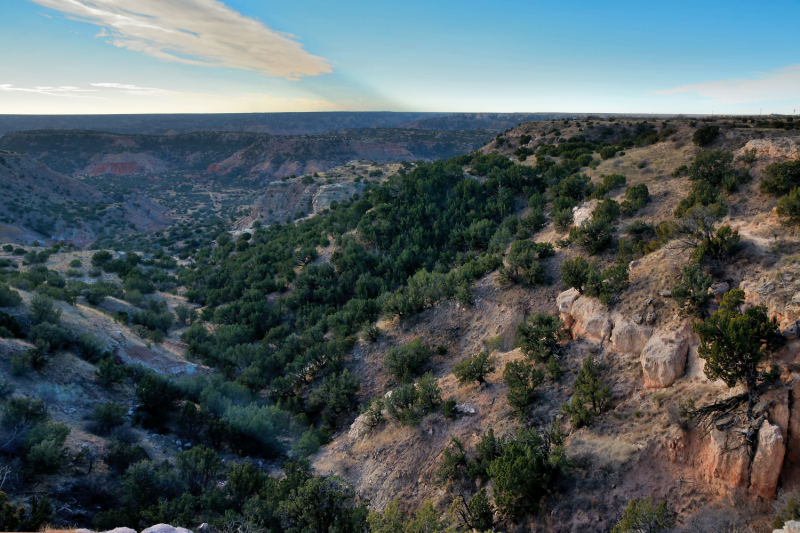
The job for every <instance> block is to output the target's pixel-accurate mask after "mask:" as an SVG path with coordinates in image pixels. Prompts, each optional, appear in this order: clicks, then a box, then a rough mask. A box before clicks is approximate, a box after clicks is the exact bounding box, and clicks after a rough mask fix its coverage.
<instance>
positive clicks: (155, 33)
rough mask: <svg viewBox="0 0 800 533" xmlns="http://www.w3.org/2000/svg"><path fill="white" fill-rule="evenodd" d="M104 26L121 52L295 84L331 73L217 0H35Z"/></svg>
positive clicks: (287, 39)
mask: <svg viewBox="0 0 800 533" xmlns="http://www.w3.org/2000/svg"><path fill="white" fill-rule="evenodd" d="M31 1H33V2H35V3H37V4H40V5H42V6H45V7H49V8H52V9H55V10H57V11H61V12H62V13H65V14H67V15H68V16H71V17H75V18H77V19H79V20H82V21H85V22H89V23H92V24H96V25H97V26H101V27H102V28H103V30H106V31H105V32H104V31H101V32H100V33H99V34H98V36H104V35H103V34H104V33H108V34H109V36H110V37H111V39H112V40H111V41H110V42H111V43H112V44H114V46H118V47H120V48H126V49H128V50H134V51H137V52H142V53H144V54H147V55H149V56H152V57H155V58H158V59H161V60H164V61H174V62H178V63H184V64H189V65H205V66H212V67H228V68H236V69H241V70H250V71H255V72H260V73H262V74H266V75H269V76H277V77H283V78H287V79H290V80H297V79H299V78H301V77H303V76H316V75H319V74H324V73H327V72H331V67H330V64H329V63H328V60H327V59H325V58H322V57H319V56H315V55H312V54H310V53H309V52H308V51H307V50H305V49H304V48H303V46H302V45H301V44H300V43H298V42H297V40H296V39H295V37H294V36H293V35H290V34H287V33H283V32H279V31H276V30H273V29H271V28H269V27H267V26H266V25H264V24H263V23H261V22H259V21H257V20H254V19H252V18H248V17H245V16H244V15H242V14H241V13H239V12H237V11H234V10H233V9H231V8H229V7H228V6H226V5H225V4H223V3H222V2H219V1H217V0H137V1H136V3H135V12H134V11H132V10H131V9H132V8H131V2H130V0H31Z"/></svg>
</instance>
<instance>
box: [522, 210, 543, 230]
mask: <svg viewBox="0 0 800 533" xmlns="http://www.w3.org/2000/svg"><path fill="white" fill-rule="evenodd" d="M520 223H521V224H522V227H524V228H525V229H527V230H528V231H530V232H531V233H536V232H537V231H539V230H540V229H542V228H543V227H545V226H546V225H547V222H546V220H545V217H544V211H542V208H541V207H534V208H533V209H531V212H530V213H528V214H527V215H525V216H524V217H522V218H521V219H520Z"/></svg>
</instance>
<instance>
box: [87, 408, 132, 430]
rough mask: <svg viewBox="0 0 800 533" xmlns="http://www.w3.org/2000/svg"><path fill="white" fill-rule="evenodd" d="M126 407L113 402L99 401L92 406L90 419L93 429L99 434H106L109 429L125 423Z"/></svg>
mask: <svg viewBox="0 0 800 533" xmlns="http://www.w3.org/2000/svg"><path fill="white" fill-rule="evenodd" d="M126 412H127V409H126V408H125V407H124V406H122V405H120V404H118V403H114V402H108V403H100V404H96V405H95V406H94V411H93V412H92V420H93V421H94V430H95V431H96V432H97V433H99V434H100V435H107V434H108V433H110V432H111V430H113V429H115V428H118V427H119V426H121V425H123V424H124V423H125V413H126Z"/></svg>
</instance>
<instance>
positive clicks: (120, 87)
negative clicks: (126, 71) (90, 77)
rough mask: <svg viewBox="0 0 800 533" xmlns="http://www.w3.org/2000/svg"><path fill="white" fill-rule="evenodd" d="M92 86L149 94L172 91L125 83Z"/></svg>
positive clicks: (94, 84) (94, 85)
mask: <svg viewBox="0 0 800 533" xmlns="http://www.w3.org/2000/svg"><path fill="white" fill-rule="evenodd" d="M90 85H91V86H92V87H102V88H104V89H117V90H119V91H122V92H124V93H127V94H135V95H150V94H168V93H171V92H173V91H168V90H167V89H158V88H156V87H139V86H138V85H127V84H125V83H92V84H90Z"/></svg>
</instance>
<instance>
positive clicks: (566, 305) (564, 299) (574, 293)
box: [556, 289, 581, 315]
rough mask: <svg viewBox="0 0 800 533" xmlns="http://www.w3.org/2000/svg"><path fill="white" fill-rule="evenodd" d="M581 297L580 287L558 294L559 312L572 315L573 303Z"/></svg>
mask: <svg viewBox="0 0 800 533" xmlns="http://www.w3.org/2000/svg"><path fill="white" fill-rule="evenodd" d="M580 297H581V293H579V292H578V289H569V290H568V291H564V292H562V293H561V294H559V295H558V296H556V305H557V306H558V312H559V313H563V314H567V315H571V314H572V304H574V303H575V300H577V299H578V298H580Z"/></svg>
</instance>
